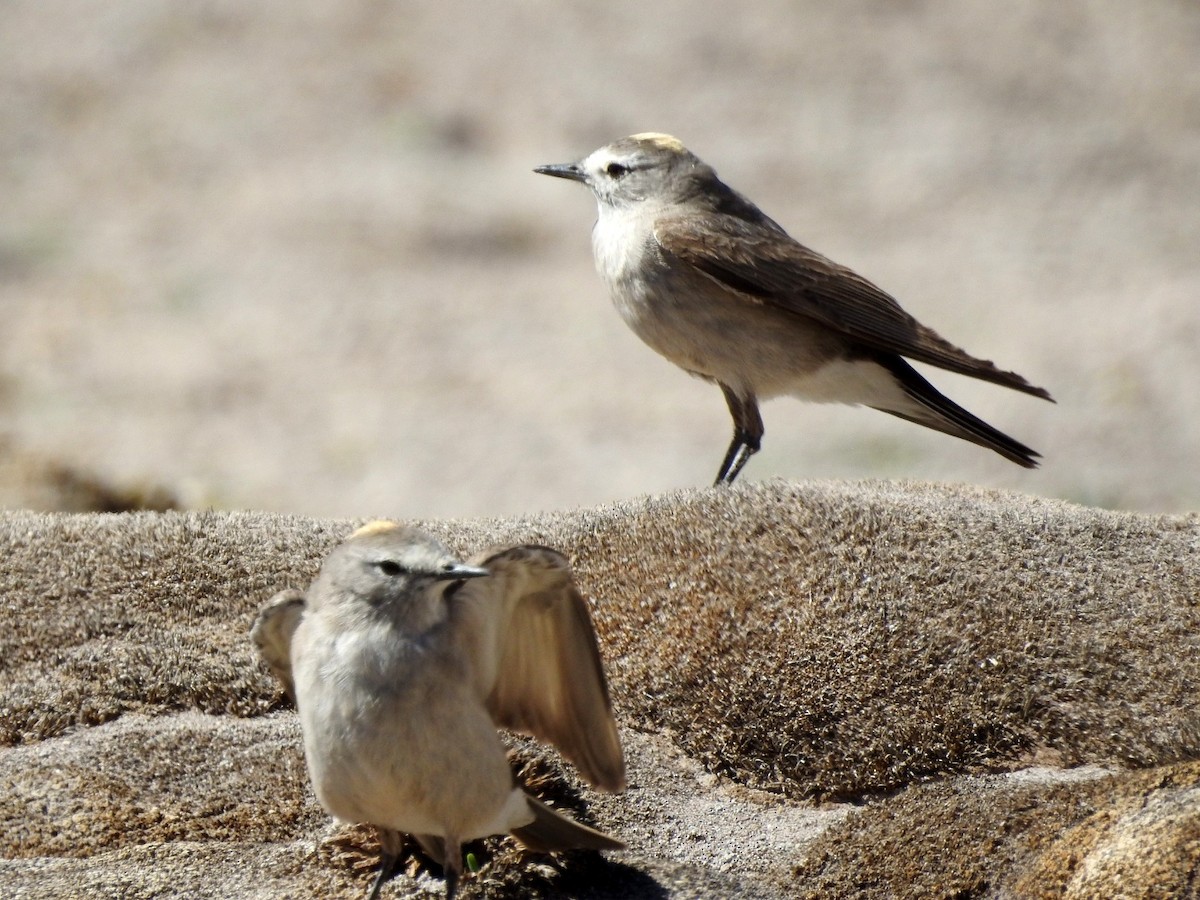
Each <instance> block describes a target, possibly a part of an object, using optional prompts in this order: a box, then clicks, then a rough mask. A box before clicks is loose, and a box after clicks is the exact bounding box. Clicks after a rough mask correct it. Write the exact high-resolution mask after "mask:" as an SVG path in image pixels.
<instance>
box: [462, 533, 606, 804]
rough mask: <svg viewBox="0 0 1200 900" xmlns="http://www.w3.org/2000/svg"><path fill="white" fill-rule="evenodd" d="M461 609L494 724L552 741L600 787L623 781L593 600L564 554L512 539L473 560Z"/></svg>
mask: <svg viewBox="0 0 1200 900" xmlns="http://www.w3.org/2000/svg"><path fill="white" fill-rule="evenodd" d="M472 563H473V564H474V565H480V566H483V567H484V568H486V569H488V570H489V571H490V572H491V573H492V574H491V577H489V578H475V579H471V580H470V581H466V582H463V583H462V585H461V586H460V587H459V589H458V590H457V591H455V593H454V596H453V600H452V602H453V604H454V613H453V615H454V616H455V617H456V618H457V619H458V623H459V625H460V627H462V628H463V632H462V633H463V634H464V635H469V638H468V640H469V641H470V643H471V644H472V659H473V660H474V661H475V664H476V667H477V668H476V679H477V684H478V687H479V690H480V693H481V695H482V696H483V697H484V698H485V700H484V702H485V703H486V704H487V708H488V711H489V712H490V713H491V715H492V718H493V719H494V720H495V722H496V724H497V725H499V726H501V727H504V728H510V729H512V730H514V731H521V732H525V733H527V734H532V735H533V736H534V737H537V738H539V739H541V740H545V741H549V742H550V743H552V744H554V745H555V746H556V747H558V749H559V750H560V751H561V752H562V754H563V756H565V757H566V758H567V759H569V760H571V762H573V763H574V764H575V765H576V766H577V767H578V768H579V771H580V772H581V773H582V774H583V776H584V777H585V778H586V779H587V780H588V781H590V782H591V783H592V784H595V785H597V786H599V787H602V788H604V789H606V790H610V791H620V790H622V789H624V787H625V757H624V754H623V752H622V750H621V743H620V740H619V738H618V737H617V726H616V722H615V721H614V720H613V714H612V703H611V701H610V700H609V696H608V684H607V682H606V680H605V678H604V669H603V667H602V665H601V662H600V650H599V647H598V646H597V643H596V633H595V630H594V629H593V627H592V619H591V615H590V614H589V612H588V606H587V602H586V601H585V600H584V599H583V596H582V595H581V594H580V593H579V589H578V587H576V585H575V580H574V578H573V577H572V575H571V567H570V565H569V564H568V562H567V560H566V558H565V557H563V556H562V554H560V553H557V552H556V551H554V550H550V549H548V548H546V547H534V546H522V547H513V548H511V549H509V550H504V551H501V552H499V553H494V554H491V555H485V556H482V557H478V558H476V559H474V560H472Z"/></svg>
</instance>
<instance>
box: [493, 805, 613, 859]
mask: <svg viewBox="0 0 1200 900" xmlns="http://www.w3.org/2000/svg"><path fill="white" fill-rule="evenodd" d="M525 799H526V800H528V801H529V808H530V809H531V810H532V811H533V821H532V822H530V823H529V824H528V825H522V826H521V827H520V828H514V829H513V832H512V833H513V837H515V838H517V839H518V840H519V841H520V842H521V843H522V844H524V845H525V846H526V847H528V848H529V849H530V850H537V851H540V852H548V851H550V850H624V849H625V845H624V844H623V843H622V842H621V841H618V840H617V839H616V838H611V837H609V836H608V835H607V834H604V833H603V832H601V831H597V830H596V829H595V828H589V827H588V826H586V825H583V824H581V823H580V822H576V821H575V820H574V819H571V818H568V817H567V816H564V815H563V814H562V813H560V812H558V811H557V810H554V809H551V808H550V807H549V806H547V805H546V804H545V803H543V802H542V801H540V800H538V799H537V798H536V797H530V796H529V795H528V794H527V795H526V796H525Z"/></svg>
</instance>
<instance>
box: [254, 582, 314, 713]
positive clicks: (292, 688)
mask: <svg viewBox="0 0 1200 900" xmlns="http://www.w3.org/2000/svg"><path fill="white" fill-rule="evenodd" d="M303 615H304V594H302V593H301V592H300V591H297V590H295V589H294V588H291V589H288V590H286V591H280V592H279V593H278V594H276V595H275V596H274V597H272V598H271V599H270V600H268V601H267V604H266V606H264V607H263V608H262V609H261V610H259V612H258V616H257V617H256V618H255V620H254V626H253V627H252V628H251V629H250V639H251V640H252V641H254V644H255V646H257V647H258V652H259V653H260V654H262V658H263V661H264V662H266V664H267V667H268V668H269V669H270V670H271V674H273V675H274V676H275V677H276V678H278V679H279V681H280V683H281V684H282V685H283V689H284V690H285V691H287V695H288V696H289V697H290V698H291V699H292V703H293V704H294V703H295V702H296V684H295V681H294V680H293V679H292V636H293V635H294V634H295V633H296V627H297V626H298V625H299V624H300V619H301V617H302V616H303Z"/></svg>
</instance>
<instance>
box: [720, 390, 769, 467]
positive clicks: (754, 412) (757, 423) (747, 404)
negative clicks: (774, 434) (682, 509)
mask: <svg viewBox="0 0 1200 900" xmlns="http://www.w3.org/2000/svg"><path fill="white" fill-rule="evenodd" d="M721 393H723V394H724V395H725V403H726V405H727V406H728V407H729V415H730V416H731V417H732V418H733V440H732V441H731V442H730V443H729V449H728V450H727V451H726V452H725V459H724V460H723V461H722V463H721V471H720V472H718V473H717V480H716V481H714V482H713V485H714V486H716V485H721V484H733V481H734V479H735V478H737V477H738V473H739V472H741V471H742V466H744V465H746V463H747V461H748V460H749V459H750V457H751V456H753V455H754V454H755V453H757V452H758V451H759V448H761V447H762V436H763V422H762V416H760V415H759V413H758V401H757V400H756V399H755V397H754V395H753V394H750V395H748V396H746V397H739V396H738V395H737V394H735V393H734V392H733V390H732V389H731V388H729V387H726V386H725V385H723V384H722V385H721Z"/></svg>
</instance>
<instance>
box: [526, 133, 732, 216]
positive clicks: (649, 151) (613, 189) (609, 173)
mask: <svg viewBox="0 0 1200 900" xmlns="http://www.w3.org/2000/svg"><path fill="white" fill-rule="evenodd" d="M533 171H535V172H537V173H538V174H539V175H553V176H554V177H555V178H566V179H569V180H571V181H579V182H582V183H583V184H586V185H587V186H588V187H589V188H591V189H592V193H594V194H595V195H596V199H597V201H599V203H600V204H601V205H602V206H611V207H615V208H618V209H620V208H627V207H631V206H634V205H637V204H639V203H643V202H645V201H658V202H661V203H672V202H679V201H681V200H684V199H686V197H687V196H688V194H689V193H690V192H691V191H692V190H693V189H694V182H695V180H696V177H697V175H700V176H701V177H708V176H711V177H712V178H714V179H715V177H716V176H715V175H712V170H711V169H709V168H708V166H706V165H704V163H702V162H701V161H700V160H699V159H698V158H697V157H696V156H695V155H694V154H693V153H692V152H691V151H690V150H688V149H687V147H685V146H683V144H682V143H681V142H680V141H679V140H678V138H674V137H671V135H669V134H657V133H653V132H651V133H646V134H635V135H632V136H630V137H626V138H621V139H620V140H618V141H613V142H612V143H611V144H607V145H605V146H603V147H601V148H600V149H599V150H595V151H593V152H592V153H590V154H588V155H587V156H586V157H584V158H583V159H581V160H580V161H579V162H574V163H560V164H557V165H549V166H538V167H537V168H536V169H534V170H533Z"/></svg>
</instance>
